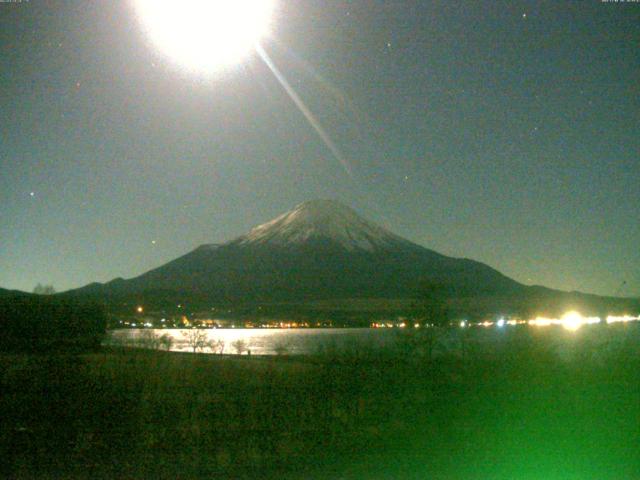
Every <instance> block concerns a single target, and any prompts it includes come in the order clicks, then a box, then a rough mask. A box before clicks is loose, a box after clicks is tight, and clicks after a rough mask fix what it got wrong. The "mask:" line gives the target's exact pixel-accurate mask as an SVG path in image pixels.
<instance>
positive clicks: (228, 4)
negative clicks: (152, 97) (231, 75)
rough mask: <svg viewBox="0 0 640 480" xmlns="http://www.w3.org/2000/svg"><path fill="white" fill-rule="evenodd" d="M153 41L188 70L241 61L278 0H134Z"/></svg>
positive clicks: (265, 26) (207, 70) (214, 68)
mask: <svg viewBox="0 0 640 480" xmlns="http://www.w3.org/2000/svg"><path fill="white" fill-rule="evenodd" d="M133 1H134V5H135V9H136V12H137V14H138V17H139V19H140V21H141V22H142V25H143V26H144V28H145V29H146V31H147V33H148V35H149V37H150V38H151V40H152V42H153V43H154V44H156V45H157V47H158V48H160V49H161V50H162V51H163V52H164V53H165V54H167V55H168V56H170V57H171V58H173V59H174V60H175V61H176V62H177V63H179V64H181V65H183V66H184V67H186V68H188V69H190V70H196V71H201V72H205V73H211V72H214V71H217V70H220V69H223V68H225V67H229V66H231V65H233V64H234V63H237V62H239V61H240V60H241V59H242V57H244V56H245V55H247V54H248V53H249V52H251V51H252V50H253V49H254V48H255V46H256V44H257V42H258V41H260V39H261V38H263V37H264V35H265V34H266V33H267V31H268V29H269V24H270V19H271V15H272V12H273V4H274V0H181V1H175V0H133Z"/></svg>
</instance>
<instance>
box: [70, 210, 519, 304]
mask: <svg viewBox="0 0 640 480" xmlns="http://www.w3.org/2000/svg"><path fill="white" fill-rule="evenodd" d="M425 282H438V283H443V284H446V285H449V286H450V287H451V291H452V293H453V294H455V295H458V296H478V295H488V294H510V293H513V292H517V291H520V290H522V289H523V288H524V287H523V286H522V285H520V284H519V283H517V282H515V281H514V280H511V279H509V278H507V277H505V276H504V275H502V274H501V273H499V272H498V271H496V270H494V269H492V268H490V267H488V266H487V265H484V264H482V263H480V262H475V261H473V260H468V259H457V258H451V257H447V256H444V255H441V254H439V253H437V252H434V251H432V250H429V249H427V248H424V247H422V246H420V245H417V244H415V243H412V242H410V241H408V240H405V239H403V238H401V237H399V236H397V235H395V234H393V233H391V232H389V231H388V230H386V229H384V228H382V227H380V226H378V225H375V224H373V223H371V222H369V221H367V220H364V219H363V218H361V217H360V216H358V215H357V214H356V213H355V212H354V211H353V210H352V209H350V208H348V207H346V206H344V205H342V204H340V203H338V202H333V201H328V200H316V201H311V202H305V203H303V204H300V205H298V206H297V207H296V208H294V209H293V210H292V211H290V212H287V213H285V214H283V215H281V216H279V217H277V218H275V219H274V220H271V221H270V222H267V223H265V224H263V225H260V226H258V227H255V228H254V229H252V230H251V231H250V232H249V233H247V234H246V235H243V236H240V237H238V238H236V239H234V240H232V241H230V242H227V243H224V244H220V245H202V246H200V247H198V248H197V249H195V250H194V251H192V252H190V253H188V254H186V255H184V256H182V257H180V258H177V259H175V260H173V261H171V262H169V263H167V264H165V265H163V266H161V267H158V268H156V269H154V270H151V271H149V272H147V273H145V274H143V275H140V276H139V277H136V278H133V279H130V280H123V279H116V280H113V281H111V282H109V283H106V284H91V285H88V286H86V287H83V288H81V289H78V290H75V291H73V292H71V293H73V294H78V295H82V294H85V295H92V296H102V297H108V298H111V299H114V298H124V297H136V298H142V297H144V298H145V299H146V298H149V297H153V296H161V297H163V298H171V299H172V301H174V300H175V301H180V299H184V300H182V301H187V300H194V299H197V300H198V301H199V302H203V303H206V302H234V303H238V302H239V303H246V302H298V301H309V300H322V299H345V298H372V297H377V298H414V297H416V296H419V295H420V289H421V288H422V286H423V284H424V283H425Z"/></svg>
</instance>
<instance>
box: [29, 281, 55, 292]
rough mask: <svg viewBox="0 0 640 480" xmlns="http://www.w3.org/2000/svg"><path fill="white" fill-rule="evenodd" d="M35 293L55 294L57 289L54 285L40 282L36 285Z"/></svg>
mask: <svg viewBox="0 0 640 480" xmlns="http://www.w3.org/2000/svg"><path fill="white" fill-rule="evenodd" d="M33 293H36V294H38V295H53V294H54V293H56V289H55V288H53V285H42V284H41V283H38V284H37V285H36V286H35V287H34V289H33Z"/></svg>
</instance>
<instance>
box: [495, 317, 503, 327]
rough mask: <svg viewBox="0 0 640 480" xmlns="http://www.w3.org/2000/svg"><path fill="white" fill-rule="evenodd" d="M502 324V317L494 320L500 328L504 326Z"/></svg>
mask: <svg viewBox="0 0 640 480" xmlns="http://www.w3.org/2000/svg"><path fill="white" fill-rule="evenodd" d="M504 324H505V321H504V318H501V319H499V320H498V321H497V322H496V325H497V326H498V327H500V328H502V327H504Z"/></svg>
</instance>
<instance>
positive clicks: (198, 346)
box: [182, 328, 208, 353]
mask: <svg viewBox="0 0 640 480" xmlns="http://www.w3.org/2000/svg"><path fill="white" fill-rule="evenodd" d="M182 335H184V337H185V338H186V339H187V344H188V345H189V347H190V348H192V349H193V353H196V352H197V351H198V350H203V349H204V348H205V347H206V346H207V343H208V342H207V332H205V331H204V330H199V329H197V328H192V329H191V330H188V331H186V332H182Z"/></svg>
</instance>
